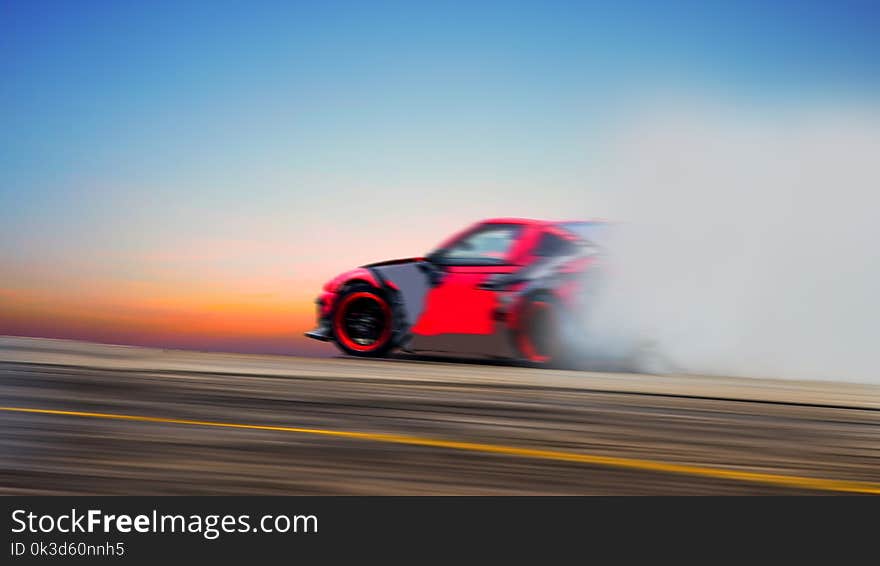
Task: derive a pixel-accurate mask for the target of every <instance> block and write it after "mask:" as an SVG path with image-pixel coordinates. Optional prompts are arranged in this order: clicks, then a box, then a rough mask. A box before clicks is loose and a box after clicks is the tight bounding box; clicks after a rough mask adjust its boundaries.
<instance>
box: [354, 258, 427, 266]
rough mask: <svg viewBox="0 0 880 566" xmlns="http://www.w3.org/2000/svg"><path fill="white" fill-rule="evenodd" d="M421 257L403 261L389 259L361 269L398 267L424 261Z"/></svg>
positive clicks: (369, 264)
mask: <svg viewBox="0 0 880 566" xmlns="http://www.w3.org/2000/svg"><path fill="white" fill-rule="evenodd" d="M424 260H425V258H423V257H408V258H404V259H389V260H387V261H377V262H376V263H368V264H367V265H362V266H361V267H382V266H383V265H400V264H403V263H416V262H418V261H424Z"/></svg>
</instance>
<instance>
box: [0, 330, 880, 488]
mask: <svg viewBox="0 0 880 566" xmlns="http://www.w3.org/2000/svg"><path fill="white" fill-rule="evenodd" d="M0 427H2V428H0V455H2V458H0V494H7V495H8V494H138V495H149V494H155V495H175V494H205V495H207V494H229V495H232V494H264V495H270V494H286V495H345V494H353V495H354V494H357V495H365V494H372V495H397V494H401V495H402V494H465V495H467V494H473V495H478V494H480V495H495V494H498V495H502V494H504V495H507V494H545V495H547V494H559V495H562V494H581V495H590V494H620V495H643V494H644V495H647V494H650V495H665V494H694V495H697V494H725V495H728V494H729V495H734V494H768V495H769V494H842V493H875V494H877V493H880V387H878V386H874V385H867V384H853V383H844V382H804V381H787V380H772V379H735V378H720V377H705V376H682V375H664V376H655V375H635V374H610V373H593V372H574V371H557V370H537V369H532V368H522V367H510V366H505V365H480V364H470V363H447V362H438V361H425V360H417V359H396V360H389V361H374V360H357V359H348V358H326V359H318V358H293V357H283V356H245V355H233V354H212V353H196V352H180V351H163V350H155V349H146V348H133V347H125V346H105V345H96V344H86V343H79V342H69V341H55V340H36V339H24V338H12V337H0Z"/></svg>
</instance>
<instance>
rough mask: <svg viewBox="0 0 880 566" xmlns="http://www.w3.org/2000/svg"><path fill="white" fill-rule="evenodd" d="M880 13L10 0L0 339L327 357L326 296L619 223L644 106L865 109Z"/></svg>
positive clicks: (683, 6) (1, 105)
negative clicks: (485, 234)
mask: <svg viewBox="0 0 880 566" xmlns="http://www.w3.org/2000/svg"><path fill="white" fill-rule="evenodd" d="M878 24H880V4H878V3H877V2H873V1H870V0H863V1H842V2H830V1H829V2H812V1H806V0H804V1H797V2H784V1H783V2H763V1H762V2H757V1H755V2H752V1H741V2H653V1H644V2H640V1H620V2H586V1H581V2H553V1H540V2H433V3H429V2H333V1H325V2H292V1H288V2H225V1H216V0H215V1H212V2H195V1H194V2H159V1H157V2H140V3H130V2H62V1H58V2H44V1H40V0H34V1H21V2H10V1H8V0H0V334H10V335H23V336H43V337H53V338H74V339H84V340H95V341H101V342H109V343H122V344H137V345H148V346H160V347H168V348H194V349H201V350H226V351H238V352H255V353H290V354H316V355H328V354H331V353H332V352H333V350H332V348H331V347H330V346H328V345H326V344H318V343H311V342H309V341H307V340H306V339H304V338H303V337H302V333H303V332H304V331H305V330H307V329H309V328H310V327H311V326H313V323H314V304H313V300H314V298H315V296H316V295H317V294H318V292H319V290H320V286H321V285H322V283H323V282H324V281H325V280H327V279H329V278H331V277H332V276H334V275H336V274H337V273H339V272H342V271H345V270H347V269H349V268H351V267H354V266H357V265H361V264H363V263H366V262H370V261H376V260H381V259H388V258H394V257H410V256H415V255H421V254H423V253H425V252H427V251H428V250H430V249H431V248H432V247H433V246H434V244H436V243H437V242H439V241H440V240H442V239H444V237H445V236H447V235H448V234H450V233H452V232H454V231H457V230H458V229H460V228H461V227H463V226H465V225H467V224H469V223H471V222H473V221H476V220H479V219H481V218H485V217H498V216H524V217H538V218H549V219H565V218H578V217H594V216H599V217H613V216H614V215H615V209H614V207H613V205H611V204H609V203H611V202H613V201H614V196H615V195H613V194H610V193H611V192H613V188H609V187H605V186H602V185H601V184H600V183H595V182H591V179H593V171H595V170H596V169H597V168H600V167H601V166H602V165H603V164H602V160H603V155H605V153H603V149H604V148H605V147H607V146H608V145H609V144H610V143H611V142H612V141H613V140H614V139H615V138H616V136H617V135H618V134H619V132H620V131H621V128H622V126H621V124H625V123H628V121H631V119H632V117H633V116H637V115H639V114H640V113H641V112H642V111H644V109H645V108H647V107H650V106H651V105H653V104H656V103H657V102H656V101H658V100H668V99H670V98H672V99H676V100H688V99H689V97H692V96H695V94H694V93H696V96H698V97H699V98H700V99H701V100H706V99H708V100H712V101H723V104H726V105H733V106H735V107H737V108H748V109H749V111H750V112H753V113H754V114H757V115H761V113H765V114H767V115H776V114H778V113H784V112H788V111H790V110H791V109H792V108H798V107H802V106H804V105H811V104H832V105H834V104H837V105H844V106H845V105H848V104H855V103H856V102H855V101H870V102H874V101H876V100H877V98H878V94H880V49H878V45H880V42H878V39H877V29H878Z"/></svg>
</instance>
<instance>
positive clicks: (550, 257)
mask: <svg viewBox="0 0 880 566" xmlns="http://www.w3.org/2000/svg"><path fill="white" fill-rule="evenodd" d="M606 226H607V225H606V224H605V223H602V222H596V221H590V222H546V221H540V220H525V219H517V218H499V219H493V220H486V221H483V222H478V223H477V224H474V225H473V226H470V227H469V228H467V229H465V230H464V231H462V232H459V233H457V234H455V235H453V236H452V237H450V238H449V239H447V240H446V241H445V242H443V243H442V244H440V246H439V247H438V248H437V249H435V250H434V251H433V252H431V253H429V254H428V255H427V256H425V257H419V258H412V259H401V260H392V261H384V262H379V263H372V264H369V265H365V266H363V267H358V268H356V269H353V270H351V271H347V272H345V273H343V274H341V275H339V276H337V277H335V278H334V279H332V280H331V281H329V282H328V283H327V284H326V285H324V290H323V293H321V295H320V297H318V299H317V303H318V328H316V329H315V330H312V331H309V332H307V333H306V336H308V337H309V338H314V339H316V340H323V341H332V342H334V343H335V344H336V345H337V346H338V347H339V348H340V349H341V350H342V351H343V352H345V353H347V354H351V355H354V356H384V355H387V354H388V353H390V352H391V351H393V350H395V349H400V350H403V351H406V352H412V353H417V354H424V355H437V354H451V355H456V356H465V357H469V356H479V357H492V358H504V359H511V360H526V361H530V362H537V363H541V364H557V363H559V362H561V361H562V360H563V359H567V354H569V353H570V351H571V345H572V344H573V343H574V342H575V340H576V338H577V337H578V336H579V335H580V334H581V333H582V329H583V323H584V320H583V317H584V313H585V311H586V309H585V308H584V307H585V302H586V300H587V297H588V296H589V295H590V294H591V287H592V286H593V285H594V284H595V275H596V273H597V272H598V269H599V264H600V261H599V259H600V256H601V254H600V253H599V251H600V248H599V247H598V245H597V242H598V241H599V240H600V239H601V235H602V234H603V232H604V231H605V229H606V228H605V227H606Z"/></svg>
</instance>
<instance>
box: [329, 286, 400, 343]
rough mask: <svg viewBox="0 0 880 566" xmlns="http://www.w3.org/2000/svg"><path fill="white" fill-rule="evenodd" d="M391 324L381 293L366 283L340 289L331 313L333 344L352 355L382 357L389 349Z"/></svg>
mask: <svg viewBox="0 0 880 566" xmlns="http://www.w3.org/2000/svg"><path fill="white" fill-rule="evenodd" d="M393 325H394V317H393V315H392V310H391V306H390V305H389V304H388V300H387V299H386V298H385V296H384V294H383V293H382V292H381V291H379V290H378V289H376V288H375V287H373V286H371V285H369V284H366V283H357V284H354V285H352V286H350V287H349V288H347V289H346V290H345V291H343V292H342V294H341V295H340V297H339V299H338V300H337V304H336V309H335V311H334V313H333V337H334V338H335V342H336V345H337V346H339V348H340V349H341V350H342V351H343V352H345V353H346V354H350V355H352V356H372V357H376V356H383V355H385V354H387V353H388V351H389V350H390V349H391V335H392V330H393V328H392V327H393Z"/></svg>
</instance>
